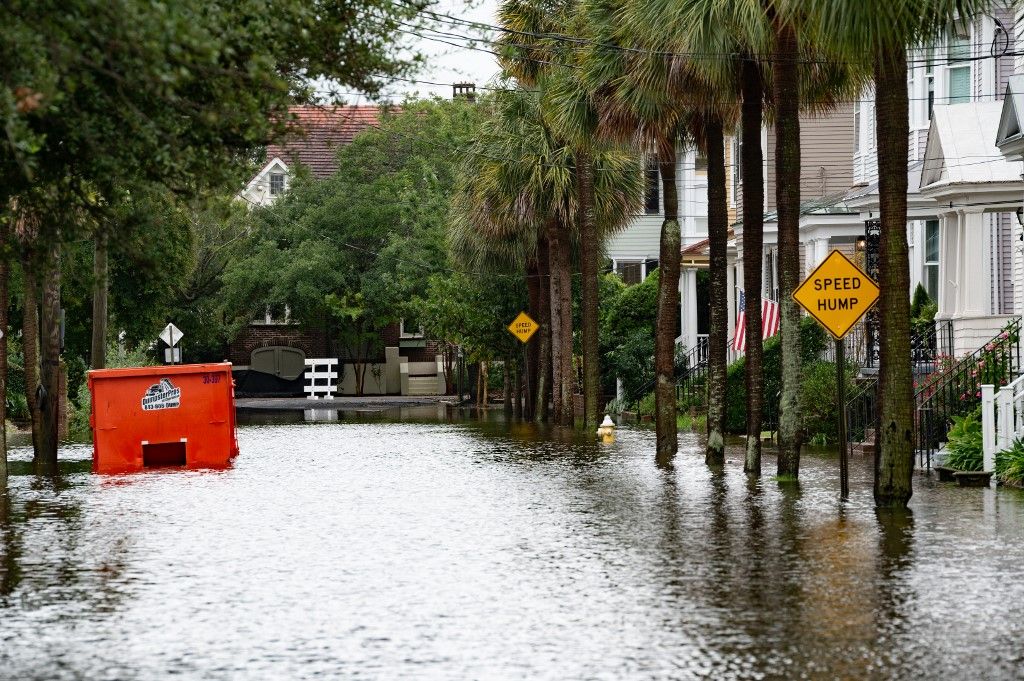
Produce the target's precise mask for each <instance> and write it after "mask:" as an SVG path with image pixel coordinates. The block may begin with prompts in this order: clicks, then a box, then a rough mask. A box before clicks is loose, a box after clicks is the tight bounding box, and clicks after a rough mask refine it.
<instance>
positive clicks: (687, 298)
mask: <svg viewBox="0 0 1024 681" xmlns="http://www.w3.org/2000/svg"><path fill="white" fill-rule="evenodd" d="M683 279H684V280H685V282H686V286H685V287H684V288H683V291H682V296H681V300H682V317H683V318H682V320H681V321H682V324H683V342H684V343H686V349H687V350H692V349H693V348H695V347H697V270H694V269H686V270H683Z"/></svg>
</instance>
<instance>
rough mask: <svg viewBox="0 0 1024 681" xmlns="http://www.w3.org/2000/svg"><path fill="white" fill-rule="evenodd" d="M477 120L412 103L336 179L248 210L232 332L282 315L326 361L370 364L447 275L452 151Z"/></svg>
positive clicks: (226, 282)
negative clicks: (382, 342) (384, 335)
mask: <svg viewBox="0 0 1024 681" xmlns="http://www.w3.org/2000/svg"><path fill="white" fill-rule="evenodd" d="M478 119H479V114H478V112H477V108H476V106H475V105H473V104H471V103H467V102H460V101H456V102H442V101H424V102H412V101H410V102H407V103H406V104H405V105H404V106H403V107H402V110H401V112H399V113H395V114H393V115H387V116H385V117H384V118H383V120H382V121H381V122H380V124H379V126H377V128H376V129H371V130H368V131H366V132H364V133H361V134H360V135H358V136H357V137H356V139H355V140H354V141H353V142H352V143H351V144H349V145H347V146H345V147H344V148H342V149H341V150H340V151H339V153H338V164H339V170H338V172H337V173H335V174H334V175H333V176H331V177H329V178H326V179H323V180H313V179H311V178H309V177H308V176H302V175H301V174H300V176H298V177H296V179H295V181H294V182H293V183H292V186H291V188H290V190H289V192H288V193H287V194H286V195H285V196H283V197H281V198H280V199H279V200H278V201H276V202H275V203H274V204H273V205H271V206H268V207H256V208H253V209H252V211H251V213H250V216H249V219H250V235H249V236H247V237H246V238H245V239H244V240H243V241H242V242H241V243H240V244H239V245H238V246H237V247H236V251H235V253H236V256H235V257H234V258H232V259H231V261H230V262H229V263H228V264H227V266H226V268H225V270H224V272H223V275H222V277H221V278H222V281H223V286H224V287H223V291H222V298H223V301H224V304H223V310H224V314H225V318H226V320H227V323H228V325H229V332H237V330H239V329H241V328H242V327H243V326H245V325H247V324H248V323H249V322H250V321H251V320H252V319H253V318H255V317H257V316H260V315H262V314H263V312H264V310H265V309H266V308H268V307H269V308H271V309H278V310H285V309H288V310H290V312H291V315H292V318H293V319H294V320H296V321H299V322H302V323H304V324H307V325H310V326H316V327H321V328H324V329H325V330H326V331H327V332H328V336H329V339H330V340H331V342H332V350H331V351H332V352H335V353H337V354H338V355H339V356H344V357H345V358H346V359H347V360H348V361H350V362H353V363H356V364H359V365H361V366H362V365H365V364H366V363H367V362H369V361H372V360H373V359H375V353H376V352H377V351H379V347H377V346H378V344H375V343H373V342H371V340H370V339H372V338H376V337H377V336H378V335H379V332H380V331H381V330H382V329H383V328H384V327H385V326H386V325H388V324H391V323H394V322H397V321H398V320H399V319H401V318H402V317H416V316H417V314H418V312H419V302H418V301H419V299H420V298H422V297H423V292H424V291H425V290H426V289H427V282H428V280H429V278H430V276H431V275H432V274H435V273H436V272H438V270H441V271H444V269H445V267H446V258H447V254H446V246H445V229H446V225H447V221H448V220H447V218H448V214H449V197H450V195H451V194H452V192H453V189H454V183H455V172H456V167H457V165H458V159H457V158H456V157H454V156H453V154H452V150H453V149H460V148H463V147H465V146H466V145H467V144H468V143H469V141H470V139H471V137H472V135H473V134H474V133H475V131H476V128H477V121H478ZM268 273H270V274H269V276H268ZM506 323H507V322H506ZM363 369H364V370H365V367H363ZM361 378H362V377H360V376H357V379H361Z"/></svg>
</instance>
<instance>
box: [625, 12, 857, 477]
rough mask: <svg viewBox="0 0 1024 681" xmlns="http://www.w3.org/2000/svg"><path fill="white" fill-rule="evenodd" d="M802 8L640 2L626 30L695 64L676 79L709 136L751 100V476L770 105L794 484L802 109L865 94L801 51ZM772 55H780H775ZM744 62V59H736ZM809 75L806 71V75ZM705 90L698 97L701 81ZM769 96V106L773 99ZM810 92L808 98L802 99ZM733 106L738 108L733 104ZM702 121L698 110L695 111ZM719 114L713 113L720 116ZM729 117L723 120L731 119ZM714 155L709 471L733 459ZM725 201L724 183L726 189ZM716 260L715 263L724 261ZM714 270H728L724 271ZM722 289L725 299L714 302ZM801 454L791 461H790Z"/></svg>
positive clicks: (746, 152)
mask: <svg viewBox="0 0 1024 681" xmlns="http://www.w3.org/2000/svg"><path fill="white" fill-rule="evenodd" d="M798 10H799V5H797V4H795V3H783V2H778V0H741V1H730V2H725V1H724V0H687V1H684V2H676V3H671V4H665V3H650V2H631V3H629V11H628V12H626V21H625V23H626V24H627V25H628V26H629V29H630V30H632V31H633V32H634V33H636V34H640V35H652V34H656V35H660V36H663V37H662V39H661V43H660V47H659V49H660V50H661V51H662V52H663V54H668V55H679V58H680V60H686V57H687V55H689V59H688V61H689V62H690V63H689V65H688V66H685V67H684V66H680V67H677V68H675V69H674V73H683V72H686V71H687V70H689V71H690V72H691V73H692V74H693V75H691V77H690V78H689V79H688V81H690V82H687V84H686V85H685V86H683V87H677V90H678V91H679V96H681V97H684V98H690V99H692V98H693V97H694V95H695V91H701V92H702V99H703V102H704V107H711V108H710V109H708V108H705V109H704V110H703V112H702V113H701V115H702V116H703V117H704V118H705V119H707V120H706V121H705V123H706V127H707V128H708V130H710V129H711V128H712V127H714V128H715V129H717V126H714V125H713V124H715V123H717V122H718V121H716V120H715V116H722V115H724V116H725V118H724V120H725V121H726V122H727V123H728V122H731V115H733V114H732V112H731V110H730V108H729V105H730V104H734V103H735V102H736V101H741V102H742V105H741V106H742V109H743V117H742V126H741V132H740V134H741V141H742V149H743V154H742V156H743V158H740V159H739V163H740V166H741V170H742V173H741V174H742V177H743V191H744V201H743V205H744V207H745V208H744V213H743V249H744V280H745V281H746V282H747V287H746V288H747V294H748V295H747V296H746V305H747V307H746V311H745V316H746V319H747V332H746V335H747V346H748V350H747V360H746V362H747V365H746V377H747V398H748V402H747V410H748V411H747V415H748V426H749V429H748V435H749V437H748V450H747V457H746V461H745V467H746V468H747V470H748V471H751V472H755V473H756V472H757V471H759V470H760V429H761V426H760V411H761V405H762V404H763V393H762V389H761V386H762V384H763V381H762V379H761V375H762V372H763V370H762V368H761V364H762V355H761V350H762V348H761V332H760V322H761V320H760V309H761V304H760V282H761V276H762V272H761V269H762V268H761V255H762V249H763V246H762V242H763V239H762V237H761V234H762V233H763V218H762V214H761V205H762V204H763V191H764V190H763V177H762V173H761V168H762V163H761V158H760V147H761V144H760V132H761V122H762V119H763V118H764V113H765V112H764V111H763V110H762V100H763V99H767V104H768V105H769V108H768V114H769V116H770V115H771V114H774V116H775V122H776V126H775V128H776V129H775V133H776V137H777V140H778V141H777V145H776V146H777V149H778V155H777V156H776V159H775V162H776V169H777V178H778V180H777V186H776V202H777V205H778V210H779V216H780V220H779V232H780V235H779V252H780V260H781V265H782V267H780V298H781V299H782V301H781V302H782V308H783V325H782V326H783V329H782V349H783V358H784V360H783V364H784V367H785V372H784V382H783V383H784V389H783V396H782V422H783V424H782V430H783V431H784V432H783V438H782V440H783V443H782V449H783V450H784V452H783V453H782V454H780V459H779V461H780V469H779V470H780V474H790V473H792V474H794V475H795V474H796V471H797V470H798V466H799V458H798V457H799V437H800V425H799V424H800V416H799V400H798V399H797V397H798V394H799V393H798V388H799V385H800V347H799V340H800V335H799V311H798V310H797V309H796V307H795V303H793V301H792V300H791V297H790V293H791V292H792V290H793V289H795V286H796V284H797V283H798V278H799V233H798V229H799V204H800V195H799V186H800V184H799V183H800V162H799V113H800V110H801V102H803V101H807V102H811V103H813V104H812V105H811V106H804V107H802V108H804V109H805V110H806V109H813V110H816V111H823V110H828V109H829V108H832V107H833V106H834V105H835V104H836V103H837V101H840V100H841V99H842V97H843V96H845V95H847V94H849V93H850V90H851V84H857V83H858V82H859V81H857V80H856V77H855V73H856V72H855V71H851V69H850V68H849V67H848V66H846V65H844V64H841V63H837V62H836V61H835V60H834V59H830V58H829V55H822V54H820V53H819V51H818V49H817V46H816V45H814V44H813V41H804V43H803V44H801V43H798V42H797V35H798V32H799V31H801V30H802V29H803V26H802V25H801V24H799V23H798V22H797V21H796V19H797V17H798V15H797V12H798ZM811 47H814V50H815V52H814V54H813V55H812V56H813V58H812V59H806V60H804V59H800V58H799V56H800V55H801V52H800V50H801V49H803V50H805V51H811ZM773 50H774V57H772V51H773ZM734 54H743V55H745V58H743V59H733V58H730V57H729V55H734ZM804 62H806V64H807V65H806V66H805V67H804V68H801V69H800V70H797V67H798V65H802V64H803V63H804ZM694 76H696V78H697V80H698V81H701V82H703V87H697V88H694V86H693V84H692V80H693V77H694ZM766 90H767V93H768V94H770V96H768V97H765V94H766V92H765V91H766ZM805 92H806V93H808V94H807V95H806V96H805V95H804V93H805ZM730 100H732V101H730ZM698 111H701V108H700V107H699V106H698ZM712 112H714V113H712ZM722 112H724V114H723V113H722ZM711 155H712V154H711V152H710V151H709V159H708V160H709V171H708V174H709V186H708V192H709V197H708V200H709V205H708V223H709V224H708V229H709V241H710V246H711V251H712V253H711V260H712V263H713V264H712V266H711V272H710V273H711V288H712V294H711V300H712V309H711V317H712V324H711V338H710V339H709V341H710V348H709V360H708V361H709V374H710V379H709V388H710V390H709V404H708V429H709V430H708V432H709V437H708V454H707V459H708V462H709V463H715V462H718V461H721V460H722V457H723V455H724V452H723V451H722V449H721V448H720V447H719V446H718V442H719V440H720V435H721V433H722V427H723V426H724V397H725V395H724V393H725V378H724V376H725V348H724V344H725V333H724V331H723V332H722V333H721V334H718V333H717V329H718V327H719V325H722V326H724V325H727V323H728V319H727V315H728V312H727V310H726V309H725V295H724V293H725V287H726V284H725V273H724V271H719V267H724V262H725V260H724V257H725V256H724V253H725V239H724V230H725V227H724V218H723V221H719V220H718V219H717V218H716V210H724V209H723V208H720V206H722V205H724V204H722V203H721V202H722V200H723V199H721V198H719V189H716V187H715V184H716V183H717V182H722V183H724V177H722V178H720V179H717V180H716V179H713V177H712V176H713V175H715V173H714V172H713V171H714V168H713V167H712V166H713V165H714V161H713V159H712V158H711ZM720 192H721V196H724V185H723V186H721V190H720ZM716 254H717V255H716ZM714 263H722V264H721V265H715V264H714ZM715 291H721V292H722V293H721V294H717V293H715ZM790 452H791V453H794V454H795V455H794V456H787V453H790Z"/></svg>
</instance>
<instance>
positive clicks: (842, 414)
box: [836, 338, 850, 501]
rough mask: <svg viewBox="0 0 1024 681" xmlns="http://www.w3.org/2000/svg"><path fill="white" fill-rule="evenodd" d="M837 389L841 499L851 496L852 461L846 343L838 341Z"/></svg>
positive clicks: (839, 339) (840, 339) (838, 339)
mask: <svg viewBox="0 0 1024 681" xmlns="http://www.w3.org/2000/svg"><path fill="white" fill-rule="evenodd" d="M836 388H837V391H838V393H839V498H840V499H842V500H843V501H845V500H846V499H848V498H849V496H850V459H849V447H848V446H847V443H846V342H845V341H844V340H843V339H842V338H837V339H836Z"/></svg>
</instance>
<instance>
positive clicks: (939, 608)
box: [0, 420, 1024, 679]
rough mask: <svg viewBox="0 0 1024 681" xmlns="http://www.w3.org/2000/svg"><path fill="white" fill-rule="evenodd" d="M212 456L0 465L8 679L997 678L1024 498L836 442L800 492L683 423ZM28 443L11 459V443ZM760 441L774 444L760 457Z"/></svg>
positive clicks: (332, 434)
mask: <svg viewBox="0 0 1024 681" xmlns="http://www.w3.org/2000/svg"><path fill="white" fill-rule="evenodd" d="M239 443H240V445H241V449H242V453H241V455H240V456H239V457H238V459H237V461H236V464H235V465H234V467H233V468H231V469H229V470H225V471H205V472H203V471H196V472H170V473H168V472H154V473H145V474H140V475H132V476H114V477H98V476H93V475H90V474H88V473H85V472H81V471H82V469H83V466H82V465H77V466H76V465H74V464H73V463H69V462H75V461H78V462H82V461H87V460H88V457H89V450H88V449H87V448H68V449H66V450H64V451H63V452H62V457H63V459H64V460H65V465H67V466H69V471H71V472H69V473H68V474H66V475H65V476H64V477H63V478H62V480H61V481H60V482H59V483H56V484H55V483H53V482H48V481H39V480H36V479H34V478H32V477H30V476H28V475H18V476H15V477H13V478H12V482H11V492H10V495H9V502H8V503H6V504H5V505H0V677H5V678H6V677H10V678H47V679H53V678H56V679H60V678H68V679H73V678H75V679H77V678H90V679H92V678H96V679H103V678H111V679H113V678H133V679H157V678H164V677H166V676H167V675H168V674H170V673H175V674H177V675H180V676H184V677H195V678H204V679H235V678H299V677H310V676H317V675H323V676H351V677H353V678H524V677H530V678H556V679H565V678H581V679H582V678H587V679H590V678H607V679H621V678H692V677H711V678H854V677H858V678H911V677H912V678H935V677H939V676H949V677H952V678H962V677H963V676H964V674H965V672H966V670H971V676H975V677H976V678H1002V677H1006V678H1011V677H1014V676H1020V675H1021V674H1022V672H1021V670H1022V669H1024V657H1022V655H1024V654H1022V653H1021V652H1020V651H1021V648H1020V646H1019V641H1020V640H1021V637H1022V635H1024V616H1022V615H1021V612H1020V604H1021V603H1024V580H1021V579H1020V566H1021V565H1022V564H1024V542H1022V538H1024V503H1022V502H1024V500H1022V498H1021V494H1019V493H1017V492H1015V491H1010V490H1001V491H999V492H993V491H988V490H961V489H958V488H953V487H949V486H945V485H935V484H931V483H930V482H927V481H923V480H921V481H920V482H921V484H919V485H918V487H917V491H916V493H915V497H914V501H913V504H912V505H913V513H912V514H909V515H907V514H900V515H895V516H889V515H876V513H875V511H874V509H873V505H872V500H871V490H870V476H871V471H870V468H869V466H868V465H867V464H866V463H865V462H862V461H859V460H855V461H854V470H853V475H852V478H851V485H852V488H853V496H852V498H851V501H850V503H849V504H848V505H847V506H846V507H845V508H840V506H839V504H838V502H837V501H836V488H837V482H836V474H835V460H834V459H831V458H815V457H805V459H804V462H803V468H802V472H801V483H800V485H799V487H797V486H794V485H785V484H779V483H777V482H775V481H773V480H772V479H771V478H770V477H765V478H763V479H761V480H760V481H758V482H754V483H751V482H748V480H747V479H746V477H745V476H744V474H743V473H742V470H741V455H740V454H739V453H736V452H730V457H729V458H730V463H729V464H728V465H727V466H726V467H725V469H724V470H723V471H721V472H712V471H710V470H708V469H707V468H706V467H705V466H704V464H703V454H702V452H701V451H700V443H699V442H698V441H697V440H696V439H695V438H692V437H687V436H684V437H683V440H682V449H681V452H680V455H679V457H678V458H677V461H676V464H675V466H674V467H673V468H671V469H668V470H665V469H659V468H657V467H656V466H655V465H654V464H653V461H652V459H653V457H652V455H651V453H652V450H653V437H652V434H651V433H650V432H649V431H646V430H630V429H623V430H621V431H620V433H619V437H618V440H617V442H616V443H615V444H614V445H612V446H606V447H599V446H596V445H595V444H594V443H592V442H590V441H589V438H581V437H580V436H579V435H575V434H571V433H568V434H567V433H551V432H549V431H545V430H542V429H538V428H536V427H535V426H531V425H526V424H518V425H513V426H508V425H506V424H503V423H500V422H489V423H472V422H461V423H458V422H456V423H412V422H384V421H379V420H378V421H368V422H356V423H352V422H344V421H343V422H340V423H324V424H310V425H301V426H296V425H269V426H253V427H243V428H241V429H240V430H239ZM28 457H29V454H28V452H26V451H25V450H18V451H15V452H14V453H13V456H12V458H13V459H15V460H16V462H17V461H21V462H24V461H26V460H27V459H28ZM773 468H774V461H773V460H771V458H770V457H767V456H766V458H765V466H764V470H765V472H766V473H769V472H770V471H771V470H773Z"/></svg>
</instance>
